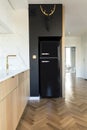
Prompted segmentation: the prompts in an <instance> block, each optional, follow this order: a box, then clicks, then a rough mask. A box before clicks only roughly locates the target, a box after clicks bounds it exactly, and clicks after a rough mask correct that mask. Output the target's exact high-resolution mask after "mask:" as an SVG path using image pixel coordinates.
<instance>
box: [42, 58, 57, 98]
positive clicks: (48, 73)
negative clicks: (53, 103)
mask: <svg viewBox="0 0 87 130" xmlns="http://www.w3.org/2000/svg"><path fill="white" fill-rule="evenodd" d="M40 96H41V97H59V96H60V68H59V66H58V60H57V59H46V60H45V59H44V60H42V59H41V60H40Z"/></svg>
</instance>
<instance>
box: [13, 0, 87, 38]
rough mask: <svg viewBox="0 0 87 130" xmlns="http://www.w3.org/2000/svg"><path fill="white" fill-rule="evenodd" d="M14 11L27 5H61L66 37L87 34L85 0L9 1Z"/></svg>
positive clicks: (86, 7)
mask: <svg viewBox="0 0 87 130" xmlns="http://www.w3.org/2000/svg"><path fill="white" fill-rule="evenodd" d="M10 1H11V3H12V5H13V6H14V8H15V9H24V8H27V5H28V4H37V3H38V4H40V3H44V4H47V3H49V4H50V3H52V4H54V3H56V4H58V3H62V4H63V5H64V7H65V32H66V35H73V36H76V35H81V34H82V33H84V32H87V15H86V13H87V0H28V1H27V0H10Z"/></svg>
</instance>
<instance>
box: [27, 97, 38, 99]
mask: <svg viewBox="0 0 87 130" xmlns="http://www.w3.org/2000/svg"><path fill="white" fill-rule="evenodd" d="M28 100H40V97H29V98H28Z"/></svg>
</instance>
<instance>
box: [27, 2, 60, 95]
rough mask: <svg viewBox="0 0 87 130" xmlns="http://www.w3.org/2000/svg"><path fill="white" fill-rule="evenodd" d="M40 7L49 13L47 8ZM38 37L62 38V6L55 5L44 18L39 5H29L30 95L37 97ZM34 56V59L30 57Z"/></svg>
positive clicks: (46, 6) (45, 6)
mask: <svg viewBox="0 0 87 130" xmlns="http://www.w3.org/2000/svg"><path fill="white" fill-rule="evenodd" d="M52 6H54V5H52V4H51V5H47V4H45V5H42V7H44V8H46V10H47V13H50V12H49V8H48V7H50V8H51V7H52ZM39 37H62V5H61V4H56V8H55V11H54V13H53V14H52V15H51V16H46V15H44V14H43V13H42V11H41V9H40V4H30V5H29V40H30V41H29V44H30V95H31V96H39V64H38V54H39V51H38V45H39ZM33 55H36V57H37V58H36V59H33V58H32V56H33Z"/></svg>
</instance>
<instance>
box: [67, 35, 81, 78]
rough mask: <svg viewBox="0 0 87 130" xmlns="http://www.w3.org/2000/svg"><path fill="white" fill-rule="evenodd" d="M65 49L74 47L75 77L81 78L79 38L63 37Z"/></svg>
mask: <svg viewBox="0 0 87 130" xmlns="http://www.w3.org/2000/svg"><path fill="white" fill-rule="evenodd" d="M65 47H76V77H82V61H81V60H82V54H81V37H70V36H69V37H65Z"/></svg>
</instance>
